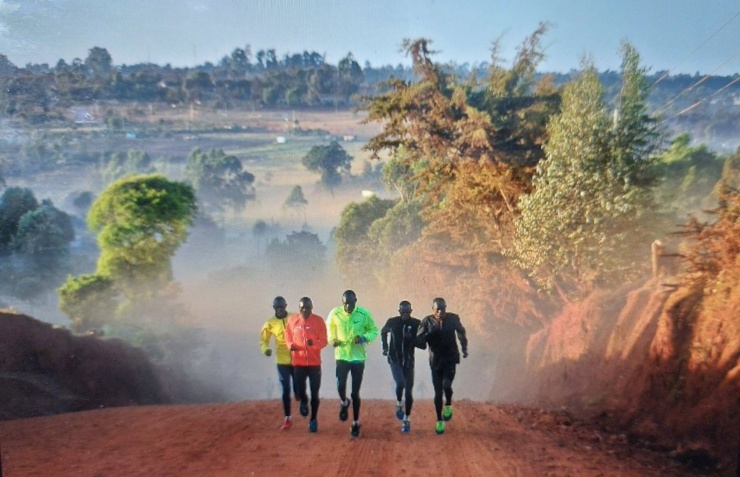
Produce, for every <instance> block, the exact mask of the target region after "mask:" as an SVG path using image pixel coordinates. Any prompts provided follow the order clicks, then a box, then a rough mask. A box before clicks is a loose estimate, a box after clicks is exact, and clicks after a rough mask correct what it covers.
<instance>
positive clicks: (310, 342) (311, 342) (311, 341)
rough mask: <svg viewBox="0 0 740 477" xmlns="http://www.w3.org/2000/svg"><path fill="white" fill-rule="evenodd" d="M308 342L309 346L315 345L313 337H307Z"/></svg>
mask: <svg viewBox="0 0 740 477" xmlns="http://www.w3.org/2000/svg"><path fill="white" fill-rule="evenodd" d="M306 344H307V345H308V346H313V340H312V339H311V338H309V339H307V340H306Z"/></svg>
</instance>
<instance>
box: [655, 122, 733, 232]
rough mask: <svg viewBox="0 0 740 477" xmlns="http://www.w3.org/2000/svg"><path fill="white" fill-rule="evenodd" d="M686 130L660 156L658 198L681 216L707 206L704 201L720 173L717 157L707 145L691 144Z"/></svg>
mask: <svg viewBox="0 0 740 477" xmlns="http://www.w3.org/2000/svg"><path fill="white" fill-rule="evenodd" d="M690 142H691V137H690V136H689V135H688V134H681V135H679V136H677V137H676V138H675V139H674V140H673V142H672V143H671V145H670V146H669V147H668V149H667V150H666V151H665V152H663V154H661V155H660V156H659V163H658V164H659V170H660V177H661V181H660V184H659V186H658V187H657V190H656V194H657V196H658V201H659V202H660V203H661V204H663V206H664V207H665V208H667V209H668V210H669V211H670V212H672V213H673V214H674V215H675V216H676V217H677V218H680V219H681V220H683V219H684V217H685V216H686V215H687V214H692V213H697V212H698V211H699V210H700V209H702V208H710V207H708V206H707V204H705V203H704V201H705V199H706V198H707V196H709V195H710V194H711V192H712V189H713V187H714V185H715V184H716V183H717V181H718V180H719V179H720V177H721V175H722V167H723V166H722V165H723V162H722V161H721V159H720V157H718V156H717V154H715V153H713V152H712V151H710V150H709V149H708V148H707V146H706V145H704V144H701V145H698V146H691V145H690Z"/></svg>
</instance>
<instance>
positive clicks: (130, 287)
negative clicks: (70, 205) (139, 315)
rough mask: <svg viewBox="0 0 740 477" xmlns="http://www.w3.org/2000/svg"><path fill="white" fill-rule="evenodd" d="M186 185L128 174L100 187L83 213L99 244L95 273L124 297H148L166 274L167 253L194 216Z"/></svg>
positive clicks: (177, 243) (169, 275)
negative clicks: (86, 212)
mask: <svg viewBox="0 0 740 477" xmlns="http://www.w3.org/2000/svg"><path fill="white" fill-rule="evenodd" d="M195 211H196V206H195V194H194V192H193V189H192V187H190V186H189V185H187V184H184V183H180V182H172V181H170V180H168V179H166V178H165V177H163V176H160V175H143V176H132V177H126V178H123V179H120V180H118V181H116V182H114V183H113V184H111V185H110V186H108V188H106V189H105V190H104V191H103V192H102V193H101V194H100V196H99V197H98V198H97V199H96V200H95V202H94V203H93V205H92V207H91V208H90V212H89V214H88V226H89V227H90V230H92V231H93V232H94V233H96V235H97V238H98V245H99V246H100V251H101V253H100V258H99V259H98V267H97V273H98V274H99V275H102V276H106V277H110V278H111V279H112V280H114V282H115V283H116V285H117V286H118V287H119V288H121V289H123V290H125V291H126V294H127V296H128V298H129V299H131V300H134V299H136V298H137V294H138V293H140V294H141V295H142V296H148V295H151V293H152V292H155V291H157V290H158V288H157V286H152V285H153V284H154V285H158V286H159V287H162V286H164V285H166V284H167V283H169V281H170V280H171V278H172V268H171V263H170V260H171V257H172V255H173V254H174V253H175V251H176V250H177V248H178V247H179V246H180V245H181V244H182V243H183V242H184V240H185V238H186V237H187V229H188V227H189V226H190V224H191V223H192V221H193V217H194V215H195Z"/></svg>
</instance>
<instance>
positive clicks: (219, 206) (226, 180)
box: [185, 148, 255, 214]
mask: <svg viewBox="0 0 740 477" xmlns="http://www.w3.org/2000/svg"><path fill="white" fill-rule="evenodd" d="M185 177H186V179H187V180H188V181H190V183H191V184H192V185H193V187H194V188H195V190H196V191H197V194H198V200H199V202H200V203H201V208H202V210H203V211H204V212H205V213H207V214H218V213H223V212H224V211H225V210H226V209H227V208H230V209H232V210H236V211H239V210H242V209H243V208H244V206H245V205H246V203H247V202H248V201H250V200H254V198H255V191H254V185H253V184H254V175H253V174H251V173H250V172H248V171H245V170H243V169H242V163H241V161H240V160H239V158H237V157H236V156H233V155H227V154H226V153H224V151H223V150H221V149H211V150H210V151H209V152H207V153H205V152H202V151H201V150H200V149H198V148H196V149H194V150H193V151H192V152H191V153H190V155H189V156H188V162H187V164H186V166H185Z"/></svg>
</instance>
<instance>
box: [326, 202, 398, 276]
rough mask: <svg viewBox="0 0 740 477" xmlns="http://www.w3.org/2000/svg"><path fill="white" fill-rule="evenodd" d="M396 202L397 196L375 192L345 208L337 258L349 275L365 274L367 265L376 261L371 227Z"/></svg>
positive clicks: (339, 227)
mask: <svg viewBox="0 0 740 477" xmlns="http://www.w3.org/2000/svg"><path fill="white" fill-rule="evenodd" d="M394 205H395V201H393V200H390V199H380V198H378V197H377V196H373V197H370V198H369V199H367V200H365V201H364V202H359V203H357V202H353V203H351V204H349V205H347V206H346V207H345V208H344V210H342V215H341V217H340V219H339V225H337V228H336V229H334V233H333V238H334V242H335V243H336V247H337V249H336V255H335V256H336V262H337V265H338V266H339V269H340V270H341V271H342V272H343V273H344V274H345V275H347V276H350V277H352V276H362V275H364V274H365V272H366V267H367V266H368V265H369V264H371V263H372V257H373V256H374V255H375V251H374V250H373V249H374V247H375V246H376V244H375V243H374V242H373V241H372V240H370V239H369V237H368V233H369V232H370V227H371V226H372V225H373V223H374V222H375V221H377V220H379V219H382V218H383V217H385V216H386V214H387V213H388V211H389V210H390V209H391V208H392V207H393V206H394Z"/></svg>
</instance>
